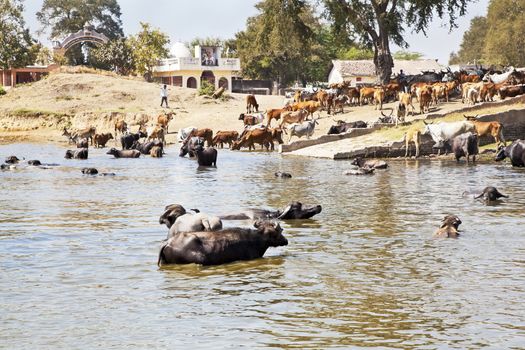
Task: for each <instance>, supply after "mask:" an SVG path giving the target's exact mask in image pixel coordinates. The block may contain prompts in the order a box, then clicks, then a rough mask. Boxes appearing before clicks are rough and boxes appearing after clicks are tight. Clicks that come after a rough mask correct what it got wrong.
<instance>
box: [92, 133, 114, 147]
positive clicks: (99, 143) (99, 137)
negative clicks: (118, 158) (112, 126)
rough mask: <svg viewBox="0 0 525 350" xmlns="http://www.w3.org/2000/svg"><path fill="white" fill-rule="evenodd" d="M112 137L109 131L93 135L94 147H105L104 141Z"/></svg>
mask: <svg viewBox="0 0 525 350" xmlns="http://www.w3.org/2000/svg"><path fill="white" fill-rule="evenodd" d="M112 139H113V135H111V133H109V132H108V133H103V134H95V136H94V142H95V147H100V148H103V147H106V143H107V142H108V141H109V140H112Z"/></svg>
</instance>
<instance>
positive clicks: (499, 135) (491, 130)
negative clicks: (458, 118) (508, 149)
mask: <svg viewBox="0 0 525 350" xmlns="http://www.w3.org/2000/svg"><path fill="white" fill-rule="evenodd" d="M463 117H465V119H467V120H468V121H469V122H471V123H472V124H474V128H475V129H476V134H478V148H479V138H480V137H482V136H486V135H491V136H492V137H494V140H495V141H496V147H497V146H499V145H500V143H503V145H505V146H507V143H506V141H505V137H503V125H502V124H501V123H500V122H496V121H494V122H482V121H479V120H477V117H478V116H475V117H472V116H467V115H463Z"/></svg>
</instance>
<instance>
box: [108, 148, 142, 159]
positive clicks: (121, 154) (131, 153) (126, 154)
mask: <svg viewBox="0 0 525 350" xmlns="http://www.w3.org/2000/svg"><path fill="white" fill-rule="evenodd" d="M106 154H111V155H112V156H114V157H115V158H138V157H140V152H139V151H137V150H136V149H130V150H123V151H119V150H118V149H116V148H111V149H110V150H109V151H107V152H106Z"/></svg>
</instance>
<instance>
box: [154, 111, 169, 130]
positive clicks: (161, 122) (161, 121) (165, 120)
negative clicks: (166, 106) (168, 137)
mask: <svg viewBox="0 0 525 350" xmlns="http://www.w3.org/2000/svg"><path fill="white" fill-rule="evenodd" d="M172 119H173V113H172V112H170V113H166V114H165V115H163V114H161V115H159V116H158V117H157V125H158V126H160V127H163V128H164V129H165V130H166V134H168V133H169V132H168V124H169V122H170V121H171V120H172Z"/></svg>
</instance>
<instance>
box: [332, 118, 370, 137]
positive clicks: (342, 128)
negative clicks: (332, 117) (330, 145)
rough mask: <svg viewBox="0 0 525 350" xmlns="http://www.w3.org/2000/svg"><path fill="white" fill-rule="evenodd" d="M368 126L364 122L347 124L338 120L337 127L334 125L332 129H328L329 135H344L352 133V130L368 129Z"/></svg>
mask: <svg viewBox="0 0 525 350" xmlns="http://www.w3.org/2000/svg"><path fill="white" fill-rule="evenodd" d="M367 127H368V125H366V123H365V122H364V121H362V120H358V121H356V122H351V123H347V122H344V121H342V120H338V121H337V124H336V125H332V126H331V127H330V129H328V135H338V134H342V133H344V132H347V131H350V130H351V129H356V128H360V129H361V128H363V129H364V128H367Z"/></svg>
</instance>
